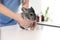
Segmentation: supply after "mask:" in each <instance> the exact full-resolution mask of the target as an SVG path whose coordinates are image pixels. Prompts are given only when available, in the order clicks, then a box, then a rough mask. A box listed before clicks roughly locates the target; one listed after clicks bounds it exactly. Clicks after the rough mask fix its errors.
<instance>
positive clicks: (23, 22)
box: [17, 14, 33, 28]
mask: <svg viewBox="0 0 60 40" xmlns="http://www.w3.org/2000/svg"><path fill="white" fill-rule="evenodd" d="M17 21H18V23H19V25H20V26H22V27H24V28H28V27H29V25H30V24H31V23H33V21H31V20H24V19H23V18H22V16H21V14H19V15H18V20H17Z"/></svg>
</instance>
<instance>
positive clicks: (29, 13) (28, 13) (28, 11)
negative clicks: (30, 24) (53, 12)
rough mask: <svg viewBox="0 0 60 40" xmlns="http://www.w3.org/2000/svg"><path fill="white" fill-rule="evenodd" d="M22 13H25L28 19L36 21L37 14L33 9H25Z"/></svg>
mask: <svg viewBox="0 0 60 40" xmlns="http://www.w3.org/2000/svg"><path fill="white" fill-rule="evenodd" d="M22 11H23V14H24V15H25V16H24V17H26V18H27V19H29V20H33V21H34V20H36V14H35V11H34V9H33V8H32V7H31V8H28V9H27V8H24V7H23V8H22Z"/></svg>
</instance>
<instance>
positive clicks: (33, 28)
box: [30, 20, 37, 30]
mask: <svg viewBox="0 0 60 40" xmlns="http://www.w3.org/2000/svg"><path fill="white" fill-rule="evenodd" d="M36 25H37V21H36V20H35V21H34V26H33V27H32V28H30V30H35V28H36Z"/></svg>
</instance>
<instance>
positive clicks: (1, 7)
mask: <svg viewBox="0 0 60 40" xmlns="http://www.w3.org/2000/svg"><path fill="white" fill-rule="evenodd" d="M0 13H1V14H3V15H5V16H8V17H10V18H12V19H15V20H17V19H18V14H15V13H14V12H12V11H11V10H10V9H8V8H7V7H5V6H4V5H2V4H0Z"/></svg>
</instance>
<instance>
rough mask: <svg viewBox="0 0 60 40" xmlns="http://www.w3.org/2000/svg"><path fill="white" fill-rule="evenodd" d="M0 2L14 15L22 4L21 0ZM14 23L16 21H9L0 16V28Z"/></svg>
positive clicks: (9, 19) (5, 17) (3, 0)
mask: <svg viewBox="0 0 60 40" xmlns="http://www.w3.org/2000/svg"><path fill="white" fill-rule="evenodd" d="M0 2H1V3H2V4H3V5H5V6H6V7H7V8H9V9H10V10H11V11H13V12H15V13H16V12H17V11H18V7H19V6H20V4H21V3H22V1H21V0H0ZM9 14H10V13H9ZM16 23H17V21H15V20H14V19H11V18H9V17H7V16H5V15H3V14H0V27H2V26H9V25H15V24H16Z"/></svg>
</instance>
